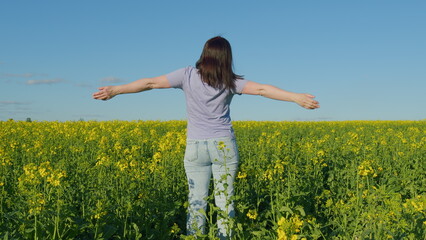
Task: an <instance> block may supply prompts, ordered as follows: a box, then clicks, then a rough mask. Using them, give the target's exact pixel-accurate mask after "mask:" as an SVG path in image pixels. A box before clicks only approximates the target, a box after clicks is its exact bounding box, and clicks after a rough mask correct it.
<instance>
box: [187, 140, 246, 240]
mask: <svg viewBox="0 0 426 240" xmlns="http://www.w3.org/2000/svg"><path fill="white" fill-rule="evenodd" d="M238 160H239V156H238V148H237V144H236V141H235V139H232V138H214V139H207V140H192V139H188V140H187V145H186V150H185V158H184V166H185V172H186V177H187V179H188V187H189V196H188V200H189V206H188V219H187V231H188V234H189V235H193V234H195V233H196V232H197V230H198V229H199V230H201V232H202V233H203V234H204V233H205V223H206V215H205V213H206V212H207V200H206V198H207V197H208V195H209V185H210V179H211V176H212V174H213V180H214V198H215V204H216V206H217V207H219V208H220V210H221V211H222V212H223V213H224V214H225V216H226V217H225V218H220V217H218V221H217V226H218V237H219V238H220V239H226V238H229V237H230V235H231V231H230V229H229V225H228V224H227V221H226V218H228V219H229V218H232V217H234V216H235V210H234V204H233V201H232V199H231V197H232V196H233V195H234V180H235V174H236V172H237V168H238Z"/></svg>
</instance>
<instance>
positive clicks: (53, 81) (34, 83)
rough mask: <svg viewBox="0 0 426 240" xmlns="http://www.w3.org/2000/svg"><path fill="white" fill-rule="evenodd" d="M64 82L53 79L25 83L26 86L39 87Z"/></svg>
mask: <svg viewBox="0 0 426 240" xmlns="http://www.w3.org/2000/svg"><path fill="white" fill-rule="evenodd" d="M61 82H64V80H63V79H60V78H53V79H41V80H28V81H26V84H27V85H39V84H54V83H61Z"/></svg>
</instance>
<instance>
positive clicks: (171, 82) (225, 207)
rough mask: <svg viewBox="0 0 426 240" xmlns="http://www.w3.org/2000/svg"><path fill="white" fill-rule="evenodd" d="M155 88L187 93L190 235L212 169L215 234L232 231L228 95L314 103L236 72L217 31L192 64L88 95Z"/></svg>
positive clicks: (233, 157)
mask: <svg viewBox="0 0 426 240" xmlns="http://www.w3.org/2000/svg"><path fill="white" fill-rule="evenodd" d="M160 88H180V89H182V90H183V91H184V93H185V98H186V107H187V117H188V125H187V146H186V150H185V157H184V166H185V172H186V176H187V179H188V187H189V207H188V219H187V231H188V234H191V235H192V234H195V232H196V231H197V229H199V230H201V232H204V225H205V221H206V220H205V215H204V214H203V213H202V212H203V210H204V212H205V211H206V208H207V201H206V197H207V196H208V190H209V183H210V178H211V175H212V174H213V179H214V185H215V186H214V192H215V194H214V196H215V204H216V206H217V207H219V208H220V209H221V210H222V213H225V214H223V215H225V217H224V218H219V220H218V222H217V224H218V230H219V231H218V232H219V233H218V236H219V238H221V239H226V238H227V237H229V236H230V234H231V231H230V229H228V224H227V219H229V218H231V217H233V216H234V214H235V212H234V204H233V202H232V200H231V197H232V196H233V194H234V188H233V183H234V179H235V174H236V172H237V168H238V160H239V156H238V149H237V144H236V141H235V135H234V131H233V128H232V124H231V118H230V109H229V105H230V103H231V100H232V97H233V96H234V95H235V94H250V95H261V96H263V97H267V98H271V99H276V100H281V101H289V102H295V103H297V104H299V105H300V106H301V107H304V108H306V109H315V108H318V107H319V103H318V102H317V101H315V100H314V96H312V95H310V94H303V93H293V92H288V91H285V90H282V89H280V88H277V87H274V86H271V85H266V84H260V83H256V82H253V81H248V80H245V79H243V78H242V76H239V75H236V74H235V73H234V72H233V65H232V51H231V45H230V44H229V42H228V41H227V40H226V39H225V38H223V37H220V36H218V37H214V38H211V39H209V40H208V41H207V42H206V44H205V45H204V49H203V51H202V53H201V57H200V59H199V60H198V61H197V63H196V67H195V68H194V67H186V68H182V69H179V70H177V71H174V72H172V73H169V74H166V75H163V76H159V77H155V78H144V79H140V80H136V81H134V82H132V83H129V84H125V85H120V86H107V87H101V88H99V91H98V92H96V93H94V94H93V98H95V99H99V100H108V99H111V98H113V97H114V96H116V95H118V94H124V93H137V92H142V91H146V90H151V89H160Z"/></svg>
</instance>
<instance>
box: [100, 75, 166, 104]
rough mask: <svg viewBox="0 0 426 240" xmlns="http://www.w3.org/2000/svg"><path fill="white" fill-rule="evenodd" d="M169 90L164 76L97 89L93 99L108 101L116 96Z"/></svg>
mask: <svg viewBox="0 0 426 240" xmlns="http://www.w3.org/2000/svg"><path fill="white" fill-rule="evenodd" d="M158 88H170V83H169V81H168V80H167V77H166V76H165V75H163V76H159V77H154V78H142V79H139V80H136V81H134V82H131V83H128V84H123V85H117V86H105V87H100V88H98V89H99V91H98V92H95V93H93V95H92V96H93V98H94V99H98V100H109V99H111V98H113V97H115V96H117V95H118V94H126V93H138V92H143V91H147V90H151V89H158Z"/></svg>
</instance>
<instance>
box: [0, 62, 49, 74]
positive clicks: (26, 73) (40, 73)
mask: <svg viewBox="0 0 426 240" xmlns="http://www.w3.org/2000/svg"><path fill="white" fill-rule="evenodd" d="M0 64H1V63H0ZM37 76H42V77H46V76H48V75H47V74H42V73H2V74H0V77H1V78H31V77H37Z"/></svg>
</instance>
